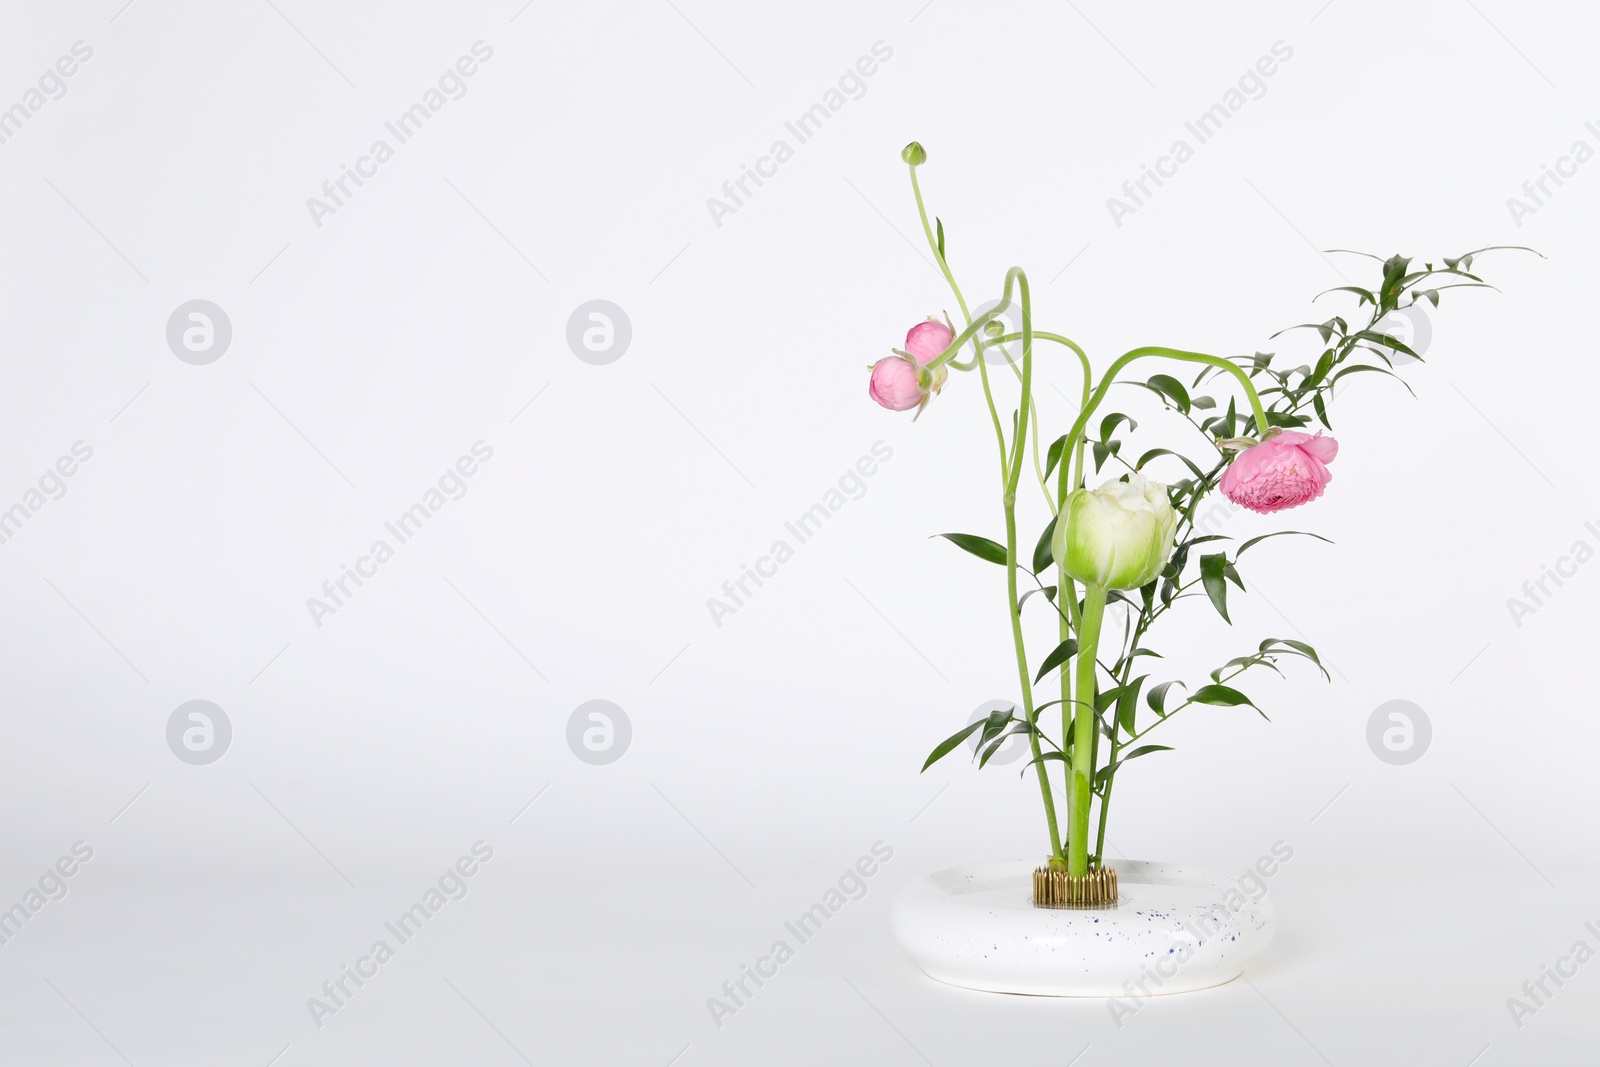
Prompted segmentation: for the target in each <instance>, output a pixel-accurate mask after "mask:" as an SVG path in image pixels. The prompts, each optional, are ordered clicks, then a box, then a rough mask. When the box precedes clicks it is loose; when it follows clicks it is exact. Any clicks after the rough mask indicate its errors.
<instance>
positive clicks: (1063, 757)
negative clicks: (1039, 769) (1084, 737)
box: [1017, 748, 1072, 775]
mask: <svg viewBox="0 0 1600 1067" xmlns="http://www.w3.org/2000/svg"><path fill="white" fill-rule="evenodd" d="M1047 759H1053V760H1060V761H1061V762H1062V763H1065V764H1066V765H1067V766H1068V767H1069V768H1070V767H1071V766H1072V749H1071V748H1068V749H1067V750H1066V751H1065V752H1043V753H1040V754H1039V755H1038V756H1035V757H1034V758H1033V759H1031V760H1029V761H1028V762H1027V763H1024V764H1023V765H1022V770H1021V771H1018V772H1017V773H1018V774H1019V775H1021V774H1023V773H1025V772H1026V771H1027V769H1028V768H1029V767H1032V766H1033V765H1034V764H1035V763H1043V762H1044V761H1045V760H1047Z"/></svg>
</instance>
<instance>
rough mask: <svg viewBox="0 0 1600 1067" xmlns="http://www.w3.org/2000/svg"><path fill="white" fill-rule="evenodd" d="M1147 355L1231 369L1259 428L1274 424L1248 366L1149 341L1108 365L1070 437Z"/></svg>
mask: <svg viewBox="0 0 1600 1067" xmlns="http://www.w3.org/2000/svg"><path fill="white" fill-rule="evenodd" d="M1145 356H1164V357H1165V358H1167V359H1176V360H1181V361H1182V362H1184V363H1205V364H1208V365H1210V366H1213V367H1217V368H1219V369H1221V370H1225V371H1227V372H1228V373H1229V374H1231V375H1233V376H1234V377H1235V378H1236V379H1238V381H1239V384H1240V385H1242V386H1244V393H1245V396H1246V397H1247V398H1248V399H1249V401H1250V410H1251V412H1252V413H1253V414H1254V415H1255V420H1256V429H1257V431H1258V432H1260V433H1262V434H1265V433H1266V432H1267V430H1268V429H1269V428H1270V424H1269V423H1268V422H1267V413H1266V410H1265V409H1264V408H1263V407H1262V406H1261V396H1260V394H1258V393H1257V392H1256V387H1255V383H1254V382H1252V381H1251V380H1250V376H1249V375H1248V374H1246V373H1245V371H1244V368H1243V367H1240V366H1239V364H1237V363H1235V362H1233V361H1232V360H1231V359H1223V358H1222V357H1221V356H1208V355H1206V354H1205V353H1204V352H1185V351H1183V350H1182V349H1177V348H1162V347H1160V346H1159V345H1148V346H1145V347H1143V348H1135V349H1133V350H1132V351H1130V352H1127V353H1125V354H1124V355H1122V356H1120V357H1119V358H1118V359H1117V361H1116V362H1115V363H1113V364H1111V366H1110V367H1109V368H1107V370H1106V373H1105V376H1104V377H1103V378H1101V379H1100V385H1099V386H1098V387H1097V388H1096V389H1095V391H1094V395H1093V396H1091V397H1090V398H1089V402H1088V403H1086V404H1084V406H1083V410H1082V411H1080V412H1079V413H1078V421H1077V422H1075V423H1073V424H1072V431H1071V433H1070V434H1069V435H1068V438H1069V440H1070V439H1072V438H1075V437H1077V436H1078V435H1079V434H1081V433H1082V432H1083V428H1084V427H1085V426H1086V425H1088V422H1089V416H1090V415H1092V414H1094V411H1095V409H1096V408H1098V407H1099V406H1100V401H1102V400H1104V399H1105V396H1106V393H1108V392H1110V391H1111V387H1112V386H1113V385H1115V384H1116V381H1117V373H1118V372H1119V371H1121V370H1122V368H1123V367H1126V366H1127V365H1128V364H1130V363H1132V362H1133V361H1134V360H1136V359H1143V358H1144V357H1145ZM935 362H937V361H935Z"/></svg>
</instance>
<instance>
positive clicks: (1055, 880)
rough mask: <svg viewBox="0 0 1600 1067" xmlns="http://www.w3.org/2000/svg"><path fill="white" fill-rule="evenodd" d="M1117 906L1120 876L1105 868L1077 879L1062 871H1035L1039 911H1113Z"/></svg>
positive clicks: (1040, 868) (1034, 903) (1036, 905)
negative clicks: (1082, 909)
mask: <svg viewBox="0 0 1600 1067" xmlns="http://www.w3.org/2000/svg"><path fill="white" fill-rule="evenodd" d="M1116 903H1117V872H1116V871H1115V870H1114V869H1113V868H1110V867H1102V868H1100V869H1098V870H1093V871H1090V872H1089V873H1088V874H1085V875H1082V876H1080V877H1077V878H1074V877H1073V876H1072V875H1070V874H1068V873H1067V872H1066V871H1064V870H1062V869H1060V868H1059V867H1049V866H1045V867H1036V868H1034V871H1033V906H1034V907H1036V908H1110V907H1115V906H1116Z"/></svg>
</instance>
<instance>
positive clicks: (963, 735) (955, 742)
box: [922, 719, 989, 770]
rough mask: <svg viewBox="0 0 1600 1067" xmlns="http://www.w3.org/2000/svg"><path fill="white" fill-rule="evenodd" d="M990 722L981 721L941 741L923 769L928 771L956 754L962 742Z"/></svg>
mask: <svg viewBox="0 0 1600 1067" xmlns="http://www.w3.org/2000/svg"><path fill="white" fill-rule="evenodd" d="M988 721H989V720H988V719H979V720H978V721H977V722H975V723H973V724H972V725H970V726H967V727H965V728H963V729H961V730H958V731H956V732H955V733H953V734H951V735H950V736H949V737H947V738H945V739H944V740H943V741H940V742H939V743H938V744H937V745H936V746H934V749H933V751H932V752H930V753H929V754H928V761H927V762H926V763H924V764H923V765H922V769H923V770H927V769H928V768H929V767H932V766H933V765H934V764H935V763H938V762H939V761H940V760H942V759H944V758H945V757H946V756H948V755H949V754H950V753H952V752H954V751H955V750H956V747H957V746H959V745H960V744H961V742H963V741H965V740H966V739H967V738H968V737H971V736H972V733H973V731H975V730H977V729H978V727H980V726H982V725H984V724H985V723H987V722H988Z"/></svg>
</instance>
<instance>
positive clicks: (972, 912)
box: [889, 860, 1277, 997]
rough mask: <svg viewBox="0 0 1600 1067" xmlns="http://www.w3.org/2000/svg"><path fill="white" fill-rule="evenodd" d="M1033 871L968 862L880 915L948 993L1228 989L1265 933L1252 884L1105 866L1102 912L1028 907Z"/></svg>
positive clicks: (1183, 870)
mask: <svg viewBox="0 0 1600 1067" xmlns="http://www.w3.org/2000/svg"><path fill="white" fill-rule="evenodd" d="M1035 866H1037V864H1036V863H1034V862H1031V861H1027V860H1012V861H1007V862H1002V863H979V864H974V865H972V866H969V867H951V868H950V869H948V870H944V871H939V872H938V873H936V874H929V875H925V876H923V877H921V878H918V879H917V880H916V881H914V882H912V883H911V884H910V885H907V886H906V887H905V888H904V889H902V890H901V891H900V895H899V896H898V897H896V898H895V901H894V906H893V908H892V909H891V910H890V915H889V919H890V924H891V925H892V926H893V928H894V935H895V939H896V940H897V941H899V942H900V945H901V947H902V948H904V949H905V950H906V952H907V953H909V954H910V956H911V958H912V959H913V960H915V961H916V964H917V966H919V967H921V968H922V970H923V971H924V972H925V973H926V974H927V975H928V976H929V977H930V978H936V979H938V980H939V981H941V982H947V983H949V984H950V985H957V986H965V987H966V988H968V989H982V990H986V991H988V992H992V993H1030V994H1034V995H1037V996H1056V997H1117V996H1137V997H1145V996H1153V995H1159V994H1165V993H1186V992H1189V991H1190V990H1195V989H1207V988H1209V987H1211V986H1216V985H1221V984H1222V983H1224V982H1230V981H1232V980H1233V979H1235V978H1237V977H1239V975H1240V974H1241V973H1242V972H1243V971H1244V968H1245V964H1247V963H1249V962H1250V960H1251V959H1252V958H1253V957H1254V956H1255V955H1256V954H1258V953H1259V952H1260V951H1261V950H1262V949H1264V948H1266V947H1267V945H1268V944H1269V943H1270V942H1271V941H1272V935H1273V933H1274V932H1275V930H1276V928H1277V918H1276V915H1275V913H1274V911H1273V907H1272V903H1271V901H1269V900H1268V899H1266V897H1265V895H1264V894H1263V886H1262V884H1261V883H1260V882H1253V883H1251V884H1249V885H1241V884H1240V882H1239V881H1238V880H1237V879H1234V878H1229V877H1226V876H1224V875H1219V874H1215V873H1212V872H1210V871H1204V870H1199V869H1196V868H1193V867H1174V866H1171V865H1168V864H1160V863H1143V862H1132V861H1129V862H1120V863H1115V864H1113V866H1114V867H1115V868H1116V870H1117V879H1118V882H1119V889H1120V897H1119V899H1118V901H1117V904H1116V905H1115V906H1113V907H1110V908H1094V909H1085V910H1079V909H1071V908H1036V907H1034V906H1033V900H1032V893H1033V888H1032V878H1033V869H1034V867H1035ZM1251 890H1254V893H1253V894H1252V892H1251Z"/></svg>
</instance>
